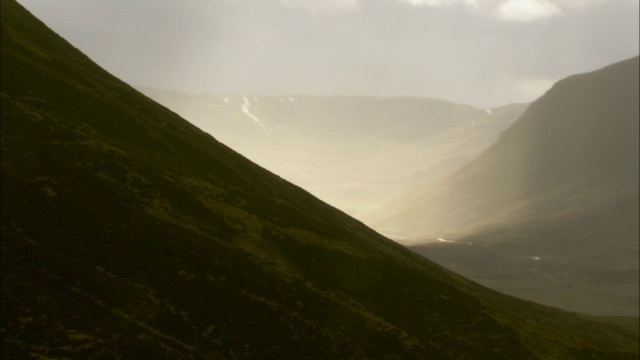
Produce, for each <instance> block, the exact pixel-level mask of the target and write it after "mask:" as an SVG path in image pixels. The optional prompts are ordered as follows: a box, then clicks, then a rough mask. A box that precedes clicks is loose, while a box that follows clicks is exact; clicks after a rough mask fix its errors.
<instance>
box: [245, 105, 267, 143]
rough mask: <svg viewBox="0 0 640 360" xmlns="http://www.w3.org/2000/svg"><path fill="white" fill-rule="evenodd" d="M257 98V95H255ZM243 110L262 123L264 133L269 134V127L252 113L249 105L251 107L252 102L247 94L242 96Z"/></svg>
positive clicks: (256, 121) (258, 122)
mask: <svg viewBox="0 0 640 360" xmlns="http://www.w3.org/2000/svg"><path fill="white" fill-rule="evenodd" d="M254 98H255V97H254ZM241 106H242V112H243V113H245V114H247V115H249V117H250V118H251V119H252V120H253V121H254V122H255V123H256V124H258V125H260V127H261V128H262V131H264V133H265V134H266V135H269V132H268V131H267V128H266V127H265V126H264V124H263V123H261V122H260V120H259V119H258V118H257V117H255V115H253V114H252V113H251V111H249V107H251V104H250V103H249V99H247V97H246V96H243V97H242V105H241Z"/></svg>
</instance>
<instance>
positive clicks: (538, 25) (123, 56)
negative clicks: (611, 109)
mask: <svg viewBox="0 0 640 360" xmlns="http://www.w3.org/2000/svg"><path fill="white" fill-rule="evenodd" d="M18 1H19V2H20V3H21V4H22V5H24V6H25V7H26V8H27V9H28V10H29V11H31V12H32V13H33V14H34V15H36V16H37V17H38V18H40V19H41V20H42V21H43V22H44V23H46V24H47V25H48V26H49V27H51V28H52V29H53V30H54V31H56V32H57V33H58V34H60V35H61V36H63V37H65V38H66V39H67V40H68V41H69V42H71V43H72V44H73V45H74V46H76V47H77V48H79V49H80V50H82V51H83V52H84V53H85V54H87V55H88V56H90V57H91V58H92V59H93V60H94V61H96V62H97V63H98V64H99V65H101V66H102V67H104V68H105V69H106V70H107V71H109V72H111V73H112V74H114V75H116V76H118V77H119V78H121V79H122V80H124V81H126V82H127V83H129V84H131V85H137V86H150V87H156V88H163V89H172V90H178V91H185V92H190V93H216V94H231V93H235V94H250V95H288V94H310V95H371V96H385V97H386V96H424V97H432V98H439V99H444V100H449V101H453V102H457V103H463V104H469V105H474V106H478V107H495V106H500V105H504V104H507V103H511V102H528V101H533V100H535V99H536V98H537V97H539V96H541V95H542V94H543V93H544V92H545V91H546V90H547V89H548V88H549V87H550V86H551V85H552V84H553V83H554V82H555V81H557V80H560V79H562V78H564V77H566V76H569V75H573V74H576V73H581V72H586V71H592V70H596V69H598V68H600V67H603V66H606V65H609V64H611V63H614V62H617V61H621V60H624V59H627V58H630V57H632V56H636V55H638V53H639V49H638V48H639V45H638V44H639V36H638V33H639V15H638V12H639V5H638V3H639V0H135V1H131V0H18Z"/></svg>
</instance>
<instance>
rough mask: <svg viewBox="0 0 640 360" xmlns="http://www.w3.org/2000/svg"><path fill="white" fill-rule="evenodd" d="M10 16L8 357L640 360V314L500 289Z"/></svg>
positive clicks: (20, 16)
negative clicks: (386, 232) (434, 257)
mask: <svg viewBox="0 0 640 360" xmlns="http://www.w3.org/2000/svg"><path fill="white" fill-rule="evenodd" d="M0 4H1V5H2V8H1V10H2V11H1V26H2V28H1V30H2V31H1V33H0V36H1V45H2V47H1V51H2V53H1V54H2V69H1V71H2V73H1V75H2V76H1V78H0V80H1V105H2V106H1V117H0V119H1V121H2V122H1V126H2V129H1V130H2V131H1V132H0V144H1V149H2V162H1V174H2V176H1V181H2V183H1V185H2V186H1V191H2V194H1V195H2V202H1V206H2V208H1V210H2V211H1V213H0V216H1V220H2V222H1V230H2V233H1V235H2V242H1V243H0V245H1V250H2V251H1V253H0V255H1V262H0V266H1V270H2V271H1V276H2V288H1V294H0V295H1V298H0V300H1V302H2V306H1V308H0V311H1V313H0V315H1V320H2V321H1V324H0V327H1V331H2V356H3V357H6V358H18V359H22V358H28V357H35V358H125V359H136V358H153V359H164V358H166V359H225V358H226V359H237V358H255V359H336V358H361V359H362V358H389V359H391V358H401V359H426V358H437V359H479V358H486V359H514V358H522V359H535V358H543V357H553V358H560V359H562V358H575V359H578V358H584V357H585V355H589V356H598V357H602V358H604V357H609V358H616V359H623V358H630V359H631V358H637V356H638V329H637V327H636V325H637V324H636V323H635V322H634V321H635V320H636V319H619V318H595V317H588V316H583V315H577V314H571V313H567V312H563V311H559V310H555V309H552V308H548V307H544V306H540V305H536V304H532V303H528V302H524V301H521V300H517V299H514V298H511V297H508V296H504V295H501V294H498V293H496V292H493V291H490V290H488V289H486V288H484V287H482V286H479V285H477V284H475V283H473V282H470V281H467V280H465V279H464V278H462V277H459V276H457V275H455V274H453V273H451V272H449V271H447V270H444V269H442V268H441V267H439V266H437V265H434V264H433V263H431V262H430V261H428V260H425V259H423V258H421V257H419V256H417V255H415V254H413V253H411V252H409V251H407V250H406V249H404V248H402V247H401V246H399V245H397V244H395V243H393V242H391V241H389V240H387V239H385V238H383V237H382V236H380V235H378V234H376V233H375V232H373V231H372V230H370V229H368V228H366V227H365V226H364V225H363V224H361V223H360V222H358V221H355V220H353V219H351V218H349V217H347V216H345V215H344V214H343V213H342V212H340V211H337V210H335V209H334V208H332V207H330V206H328V205H326V204H324V203H322V202H320V201H318V200H317V199H316V198H314V197H313V196H311V195H309V194H308V193H306V192H305V191H303V190H301V189H300V188H297V187H295V186H293V185H291V184H290V183H287V182H286V181H283V180H282V179H280V178H279V177H277V176H275V175H273V174H271V173H269V172H268V171H265V170H264V169H262V168H260V167H258V166H256V165H255V164H252V163H250V162H249V161H247V160H246V159H244V158H243V157H242V156H239V155H238V154H237V153H235V152H234V151H232V150H230V149H229V148H227V147H226V146H224V145H222V144H220V143H219V142H217V141H215V140H214V139H213V138H212V137H211V136H209V135H207V134H205V133H203V132H202V131H200V130H198V129H197V128H195V127H194V126H192V125H191V124H189V123H188V122H186V121H185V120H183V119H181V118H180V117H178V116H176V115H175V114H174V113H172V112H170V111H168V110H167V109H165V108H164V107H162V106H159V105H157V104H156V103H154V102H153V101H150V100H149V99H148V98H146V97H145V96H142V95H141V94H140V93H138V92H137V91H135V90H134V89H132V88H131V87H129V86H128V85H126V84H125V83H123V82H121V81H119V80H118V79H116V78H114V77H113V76H111V75H109V74H108V73H106V72H105V71H104V70H102V69H100V68H99V67H98V66H97V65H95V64H94V63H93V62H91V61H90V60H89V59H88V58H86V57H85V56H84V55H82V54H81V53H80V52H78V51H77V50H76V49H74V48H73V47H72V46H71V45H69V44H68V43H67V42H65V41H64V40H63V39H62V38H60V37H58V36H57V35H55V34H54V33H53V32H51V31H50V30H49V29H48V28H46V26H44V25H43V24H42V23H41V22H39V21H38V20H37V19H35V18H33V16H31V15H30V14H29V13H28V12H27V11H26V10H24V8H22V7H21V6H20V5H19V4H18V3H16V2H15V1H13V0H2V2H1V3H0Z"/></svg>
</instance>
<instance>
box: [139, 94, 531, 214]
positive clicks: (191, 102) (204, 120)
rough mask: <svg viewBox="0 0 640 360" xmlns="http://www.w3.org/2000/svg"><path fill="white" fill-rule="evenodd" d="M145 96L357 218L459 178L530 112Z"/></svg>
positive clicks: (372, 100) (380, 101)
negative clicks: (435, 182)
mask: <svg viewBox="0 0 640 360" xmlns="http://www.w3.org/2000/svg"><path fill="white" fill-rule="evenodd" d="M138 89H139V90H140V91H141V92H142V93H143V94H145V95H147V96H149V97H150V98H152V99H154V100H156V101H157V102H159V103H160V104H163V105H164V106H166V107H167V108H169V109H171V110H173V111H175V112H176V113H177V114H179V115H181V116H182V117H183V118H184V119H186V120H188V121H190V122H191V123H192V124H194V125H196V126H197V127H198V128H200V129H202V130H204V131H205V132H208V133H209V134H212V135H214V136H215V137H216V139H218V140H219V141H221V142H222V143H224V144H226V145H228V146H229V147H231V148H232V149H234V150H235V151H237V152H239V153H240V154H242V155H244V156H246V157H247V158H248V159H250V160H251V161H253V162H255V163H257V164H258V165H260V166H262V167H264V168H266V169H268V170H270V171H272V172H274V173H276V174H278V175H280V176H282V177H283V178H285V179H286V180H289V181H291V182H293V183H294V184H296V185H298V186H301V187H302V188H304V189H305V190H307V191H309V192H311V193H312V194H314V195H315V196H317V197H319V198H320V199H322V200H323V201H326V202H327V203H329V204H331V205H333V206H336V207H338V208H339V209H341V210H343V211H345V212H347V213H348V214H350V215H352V216H355V217H356V218H357V217H358V216H359V215H361V214H364V213H366V212H369V211H371V210H373V209H375V208H376V207H379V206H380V205H382V204H384V203H385V202H388V201H390V200H392V199H394V198H395V197H398V196H400V195H401V194H403V193H406V192H407V191H410V190H412V189H413V188H415V187H416V186H418V185H420V184H422V183H424V182H425V181H428V180H431V179H435V178H438V177H442V176H444V175H446V174H448V173H450V172H452V171H454V170H457V169H459V168H460V167H462V166H463V165H465V164H466V163H467V162H469V161H470V160H471V159H473V158H475V157H476V156H477V155H479V154H480V153H481V152H482V151H483V150H485V149H486V148H487V147H488V146H489V145H491V144H493V143H494V142H495V141H496V140H497V138H498V134H499V133H500V132H501V131H502V130H504V129H506V128H507V127H508V126H509V125H511V124H512V123H513V122H514V121H515V120H516V119H517V118H518V117H519V116H520V115H521V114H522V112H523V111H524V110H525V109H526V107H527V105H528V104H510V105H506V106H501V107H498V108H493V109H478V108H474V107H471V106H468V105H461V104H455V103H451V102H448V101H443V100H437V99H430V98H419V97H397V98H378V97H366V96H307V95H284V96H257V95H228V94H227V95H212V94H198V95H196V94H187V93H181V92H177V91H169V90H160V89H153V88H146V87H140V88H138Z"/></svg>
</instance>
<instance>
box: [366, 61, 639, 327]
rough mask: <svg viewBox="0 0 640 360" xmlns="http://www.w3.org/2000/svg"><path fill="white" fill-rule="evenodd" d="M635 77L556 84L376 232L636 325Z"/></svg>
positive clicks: (607, 75) (519, 290) (382, 218)
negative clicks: (629, 319) (420, 244)
mask: <svg viewBox="0 0 640 360" xmlns="http://www.w3.org/2000/svg"><path fill="white" fill-rule="evenodd" d="M638 67H639V65H638V57H635V58H632V59H629V60H626V61H622V62H619V63H616V64H613V65H610V66H607V67H605V68H603V69H600V70H597V71H594V72H591V73H587V74H581V75H576V76H571V77H569V78H566V79H564V80H561V81H559V82H558V83H556V84H555V85H554V86H553V88H551V89H550V90H549V91H548V92H547V93H546V94H545V95H544V96H542V97H541V98H540V99H538V100H536V101H535V102H533V103H532V104H531V105H530V106H529V108H528V109H527V110H526V111H525V113H524V114H523V115H522V117H521V118H520V119H519V120H518V121H516V122H515V123H514V124H513V125H512V126H511V127H509V128H508V129H507V130H505V131H504V132H503V133H502V134H501V136H500V138H499V140H498V141H497V142H496V143H495V144H494V145H493V146H491V147H490V148H489V149H488V150H487V151H485V152H484V153H483V154H482V155H481V156H479V157H478V158H476V159H474V160H473V161H471V162H470V163H469V164H468V165H466V166H465V167H463V168H462V169H460V170H458V171H457V172H455V173H453V174H451V175H449V176H447V177H446V178H444V179H443V180H442V181H439V182H436V183H432V184H429V185H427V186H425V187H423V188H421V189H420V190H418V191H416V192H414V193H411V194H408V195H407V196H406V197H404V198H403V199H401V200H399V201H397V202H396V203H394V204H392V205H390V206H389V207H386V208H384V209H382V210H381V211H380V212H379V213H378V214H377V215H376V216H375V218H370V220H371V221H370V222H369V223H370V224H371V225H373V226H374V227H375V228H376V229H378V230H381V231H383V232H384V231H388V232H391V233H394V234H400V235H404V236H413V237H416V238H420V237H423V238H431V239H434V240H435V238H437V237H441V238H445V239H446V240H452V241H457V242H460V243H462V244H466V245H465V246H459V245H458V244H452V243H448V244H439V245H437V246H435V247H434V245H425V246H423V247H422V248H421V247H417V248H414V249H417V250H418V251H419V252H421V253H422V254H425V255H426V256H429V258H430V259H432V260H434V261H437V262H438V263H440V264H443V265H445V266H447V267H450V268H451V269H455V270H456V271H458V272H460V273H461V274H463V275H465V276H468V277H471V278H472V279H474V280H476V281H479V282H481V283H483V284H485V285H487V286H491V287H493V288H496V289H500V290H501V291H505V292H507V293H509V294H512V295H517V296H521V297H524V298H526V299H529V300H533V301H537V302H543V303H546V304H549V305H553V306H560V307H563V308H565V309H570V310H573V311H580V312H590V313H594V314H610V315H634V316H638V303H639V300H640V298H639V296H638V293H639V287H640V286H639V281H638V272H639V270H640V269H639V263H638V245H639V244H638V242H639V240H638V239H639V237H640V235H639V232H638V229H639V223H640V220H639V218H640V217H639V196H638V183H639V176H638V173H639V171H638V163H639V158H638V155H639V152H640V151H639V148H638V144H639V141H638V136H639V133H640V131H639V128H638V124H639V121H640V120H639V111H638V108H639V102H638V99H639V98H640V96H639V93H638V87H639V83H638V78H639V77H638ZM423 241H424V240H423ZM416 242H420V241H416ZM470 242H471V243H472V244H473V245H472V246H468V243H470ZM478 247H482V248H478Z"/></svg>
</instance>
